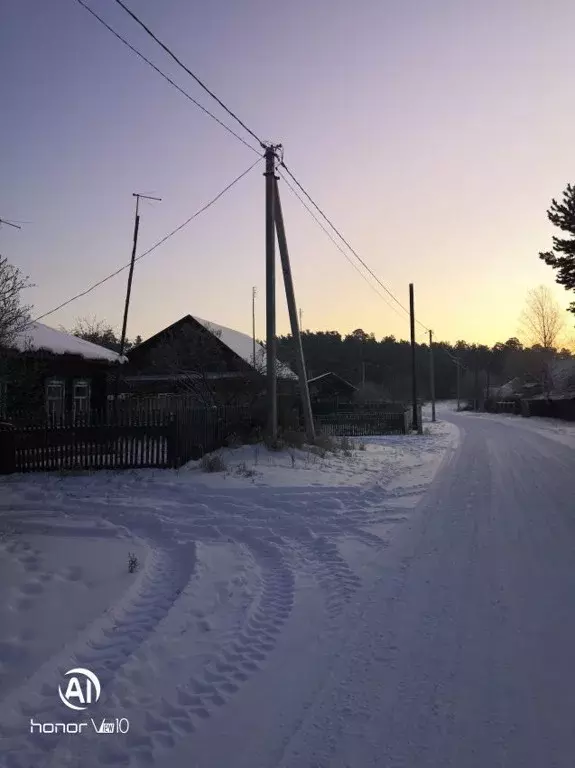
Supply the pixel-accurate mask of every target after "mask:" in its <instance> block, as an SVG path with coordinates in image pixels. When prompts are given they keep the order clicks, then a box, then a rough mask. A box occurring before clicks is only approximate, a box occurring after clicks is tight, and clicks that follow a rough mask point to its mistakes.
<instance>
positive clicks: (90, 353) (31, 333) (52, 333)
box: [10, 322, 126, 363]
mask: <svg viewBox="0 0 575 768" xmlns="http://www.w3.org/2000/svg"><path fill="white" fill-rule="evenodd" d="M10 346H11V347H13V348H14V349H17V350H18V351H19V352H28V351H30V352H39V351H41V350H46V351H47V352H52V353H53V354H55V355H79V356H80V357H85V358H87V359H89V360H107V361H109V362H111V363H116V362H120V361H121V362H124V361H125V360H126V358H120V355H119V354H118V353H117V352H112V350H111V349H106V348H105V347H101V346H100V345H99V344H93V343H92V342H91V341H86V340H85V339H80V338H78V337H77V336H73V335H72V334H71V333H66V332H65V331H57V330H56V329H55V328H50V326H49V325H44V323H38V322H33V323H30V324H29V325H28V326H27V327H26V329H25V330H24V331H21V332H20V333H18V334H17V335H16V337H15V339H14V341H13V342H12V344H11V345H10Z"/></svg>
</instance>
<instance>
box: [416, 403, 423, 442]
mask: <svg viewBox="0 0 575 768" xmlns="http://www.w3.org/2000/svg"><path fill="white" fill-rule="evenodd" d="M422 410H423V409H422V407H421V405H418V406H417V434H418V435H422V434H423V414H422Z"/></svg>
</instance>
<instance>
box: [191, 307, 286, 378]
mask: <svg viewBox="0 0 575 768" xmlns="http://www.w3.org/2000/svg"><path fill="white" fill-rule="evenodd" d="M192 317H193V318H194V320H196V321H197V322H198V323H200V325H203V326H204V328H206V329H207V330H208V331H210V332H211V333H214V334H215V335H216V336H217V337H218V338H219V339H220V341H222V342H223V343H224V344H225V345H226V347H229V349H231V350H232V352H235V354H236V355H238V357H241V358H242V360H245V361H246V363H249V364H250V365H254V359H253V339H252V337H251V336H248V334H247V333H241V332H240V331H234V330H233V329H232V328H226V327H225V326H224V325H218V324H217V323H212V322H211V320H202V318H201V317H197V316H196V315H192ZM266 364H267V363H266V351H265V349H264V347H263V346H262V345H261V344H259V343H258V342H257V341H256V360H255V366H254V367H255V368H256V370H258V371H261V372H264V371H265V368H266ZM277 374H278V376H279V377H280V378H282V379H297V376H296V374H295V373H294V372H293V371H292V370H291V368H289V366H287V365H285V364H284V363H282V362H280V361H279V360H278V361H277Z"/></svg>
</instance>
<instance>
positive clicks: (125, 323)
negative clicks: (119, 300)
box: [114, 192, 162, 409]
mask: <svg viewBox="0 0 575 768" xmlns="http://www.w3.org/2000/svg"><path fill="white" fill-rule="evenodd" d="M132 196H133V197H135V198H136V213H135V218H134V235H133V239H132V258H131V259H130V271H129V272H128V285H127V288H126V300H125V302H124V318H123V321H122V335H121V336H120V361H119V363H120V362H121V358H122V357H123V355H124V351H125V347H126V331H127V328H128V310H129V309H130V297H131V295H132V279H133V277H134V264H135V263H136V248H137V247H138V232H139V230H140V212H139V211H140V198H145V199H146V200H157V201H158V202H160V201H161V199H162V198H161V197H151V196H150V195H142V194H139V193H138V192H133V193H132ZM119 391H120V368H119V365H118V370H117V372H116V386H115V392H114V408H115V409H116V408H117V402H118V394H119Z"/></svg>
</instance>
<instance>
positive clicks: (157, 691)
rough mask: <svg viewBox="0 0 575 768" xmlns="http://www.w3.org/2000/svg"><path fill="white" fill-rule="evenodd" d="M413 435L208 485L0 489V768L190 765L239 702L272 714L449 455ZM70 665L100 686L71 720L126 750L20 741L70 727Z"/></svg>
mask: <svg viewBox="0 0 575 768" xmlns="http://www.w3.org/2000/svg"><path fill="white" fill-rule="evenodd" d="M426 431H427V434H424V435H422V436H419V435H413V436H394V437H378V438H365V445H364V446H362V450H360V449H359V443H360V441H359V439H356V440H355V441H354V442H355V448H354V450H351V451H348V455H343V454H341V453H340V454H337V455H333V454H325V455H323V456H322V455H319V454H318V453H310V452H307V451H303V450H296V449H294V450H286V451H283V452H279V453H278V452H268V451H267V450H265V449H264V448H262V447H261V446H260V447H255V446H245V447H242V448H237V449H233V450H232V449H226V450H225V451H222V457H223V459H224V462H225V464H226V470H225V471H224V472H220V473H212V474H208V473H206V472H203V471H202V469H201V467H200V465H199V463H197V462H196V463H190V464H189V465H187V466H186V467H183V468H182V469H180V470H133V471H124V472H108V471H101V472H98V473H92V474H89V473H83V474H73V473H70V474H38V475H28V476H23V475H16V476H11V477H8V478H4V479H3V480H2V482H1V486H0V487H1V490H2V501H1V507H0V514H1V517H0V723H1V727H2V735H3V739H2V748H1V755H0V765H1V766H3V767H4V766H6V768H24V767H25V768H31V767H32V766H33V767H34V768H42V767H43V766H54V767H56V766H58V768H62V767H63V766H77V765H78V766H79V765H82V766H87V767H88V768H89V766H96V765H135V766H138V765H142V766H145V765H148V766H149V765H157V766H160V765H161V766H163V765H170V766H171V767H172V768H179V766H180V765H181V766H186V767H187V766H191V765H196V764H197V765H200V764H201V763H200V762H198V763H195V762H192V761H191V760H190V754H191V753H194V750H196V752H195V754H200V752H201V744H202V741H201V733H202V732H205V734H209V728H208V726H209V724H210V722H212V720H213V719H214V718H215V716H216V715H217V716H218V717H219V718H220V724H221V718H225V717H226V714H225V713H226V712H229V714H228V715H227V717H228V718H229V723H230V728H232V729H233V727H239V725H238V723H239V722H240V721H241V718H242V717H246V714H245V713H246V712H249V709H250V703H249V702H250V701H252V702H254V701H256V700H259V701H260V702H261V697H264V698H265V696H269V695H272V696H274V697H276V698H277V697H278V696H280V697H283V698H282V702H283V703H284V704H285V706H286V707H289V701H290V697H291V696H292V693H290V691H289V690H283V691H280V692H278V691H274V690H273V686H274V682H273V681H274V679H275V678H274V675H276V674H277V670H279V669H281V668H282V667H283V666H284V664H285V662H286V660H287V659H289V658H290V657H293V656H294V654H295V655H302V654H303V655H305V656H306V657H307V656H309V658H310V659H313V658H316V659H317V658H318V657H317V656H315V657H314V655H313V653H312V652H311V650H310V649H311V647H312V644H313V642H317V638H318V637H319V638H322V641H323V640H325V638H326V637H327V636H328V635H329V633H330V632H332V631H334V628H335V627H336V626H337V625H338V622H340V621H341V620H342V616H343V615H344V614H345V611H346V608H347V607H348V605H349V604H350V603H352V602H353V599H354V594H356V593H357V591H358V590H360V589H361V588H362V586H364V585H365V584H368V583H369V582H370V580H373V579H374V578H376V577H380V576H381V567H382V559H383V561H385V553H383V550H384V549H385V547H386V543H387V541H388V540H389V538H390V537H393V536H394V535H398V532H400V531H401V529H402V527H404V525H405V524H409V519H410V513H411V511H412V510H413V508H414V507H415V506H416V504H417V502H418V500H419V499H420V498H421V495H422V493H423V492H424V491H425V489H426V488H427V487H428V486H429V484H430V482H431V481H432V479H433V477H434V475H435V473H436V472H437V470H438V468H439V467H440V465H441V463H442V462H443V461H448V460H449V459H450V458H451V457H453V455H454V453H455V451H456V449H457V445H458V439H459V432H458V430H457V428H456V427H455V426H454V425H452V424H450V423H447V422H438V423H437V424H434V425H431V424H427V425H426ZM130 554H133V555H134V556H135V557H136V558H137V563H138V567H137V569H136V570H135V572H134V573H129V572H128V559H129V555H130ZM314 638H315V640H314ZM309 663H310V664H311V661H310V662H309ZM73 667H83V668H87V669H89V670H91V671H92V672H94V673H95V674H96V675H97V676H98V678H99V680H100V683H101V685H102V697H101V699H100V701H99V702H98V703H97V704H95V705H94V706H92V707H91V709H90V712H89V716H90V717H93V718H94V719H96V718H99V719H101V718H102V717H110V718H116V717H118V718H120V717H124V718H128V719H129V723H130V730H129V732H128V733H127V734H126V735H120V734H114V735H113V736H112V735H107V736H105V737H104V736H102V735H97V734H94V733H93V732H86V733H82V734H79V735H75V736H65V737H61V736H59V735H56V734H51V735H47V734H41V735H31V734H30V719H31V718H32V719H33V720H34V721H38V722H58V723H60V722H62V721H65V722H71V721H73V720H74V719H75V718H76V717H77V716H78V713H74V712H72V711H71V710H66V708H65V707H64V706H63V704H62V703H61V701H60V699H59V697H58V686H59V685H60V684H61V683H62V681H63V677H64V675H65V673H66V672H67V670H69V669H71V668H73ZM274 670H275V671H274ZM311 674H312V673H311V671H310V675H311ZM240 700H241V705H240V704H237V703H236V705H235V708H234V705H233V702H234V701H236V702H237V701H240ZM225 722H228V721H227V720H226V721H225ZM232 722H233V723H235V725H234V726H232V725H231V723H232ZM203 738H204V739H206V738H208V736H207V735H204V737H203ZM261 738H262V745H264V746H265V738H266V736H265V729H264V725H263V724H262V736H261ZM270 738H271V737H270ZM264 746H262V749H264ZM222 749H223V747H222ZM188 750H191V752H188ZM227 764H228V765H230V766H231V765H233V764H237V763H235V762H234V758H233V755H231V756H230V759H229V761H228V763H227Z"/></svg>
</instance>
